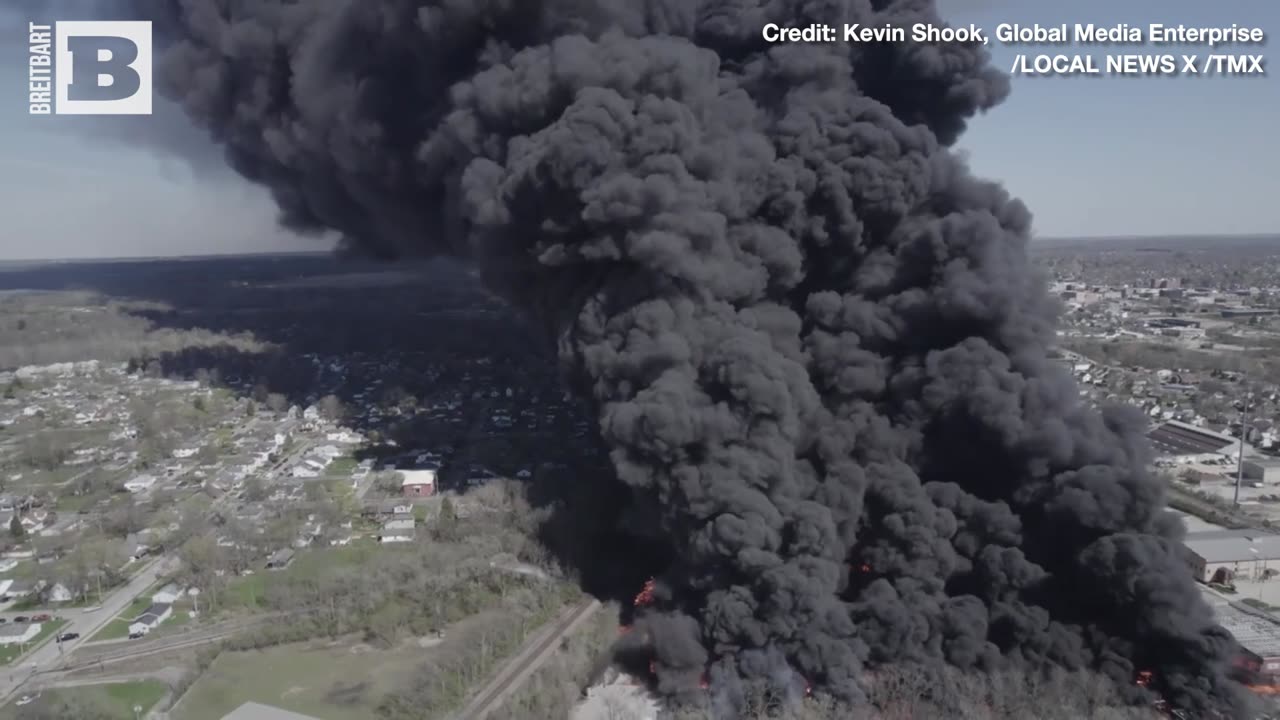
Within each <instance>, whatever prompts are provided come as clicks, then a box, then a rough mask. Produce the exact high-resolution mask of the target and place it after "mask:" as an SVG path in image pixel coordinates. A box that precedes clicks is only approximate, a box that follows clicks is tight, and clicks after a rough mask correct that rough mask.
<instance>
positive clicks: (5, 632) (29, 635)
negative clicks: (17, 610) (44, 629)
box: [0, 623, 40, 645]
mask: <svg viewBox="0 0 1280 720" xmlns="http://www.w3.org/2000/svg"><path fill="white" fill-rule="evenodd" d="M39 634H40V623H9V624H7V625H0V645H21V644H22V643H29V642H31V641H32V640H34V639H35V637H36V636H37V635H39Z"/></svg>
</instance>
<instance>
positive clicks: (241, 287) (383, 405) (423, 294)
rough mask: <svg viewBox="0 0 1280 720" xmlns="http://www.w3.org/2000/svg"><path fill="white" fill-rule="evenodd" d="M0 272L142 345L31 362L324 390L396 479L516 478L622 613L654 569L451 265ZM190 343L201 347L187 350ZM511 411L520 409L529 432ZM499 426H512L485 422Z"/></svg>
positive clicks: (505, 326) (599, 474)
mask: <svg viewBox="0 0 1280 720" xmlns="http://www.w3.org/2000/svg"><path fill="white" fill-rule="evenodd" d="M0 270H6V271H3V272H0V290H39V291H77V292H81V293H92V294H96V295H97V296H99V297H100V302H103V303H109V304H112V305H113V307H115V308H116V310H115V312H118V313H119V314H121V315H123V316H126V317H127V318H129V319H131V320H134V321H141V323H133V325H138V324H145V326H146V328H147V330H146V333H145V336H139V337H134V336H133V335H131V334H130V333H131V332H132V331H130V330H129V329H127V328H124V329H121V330H120V331H119V332H118V333H115V332H112V331H110V330H108V331H106V332H105V334H104V333H97V334H94V335H92V336H90V337H86V338H85V339H84V340H83V341H80V345H79V346H78V347H77V341H73V342H72V343H71V344H70V346H68V345H66V344H64V345H62V346H60V347H59V349H58V350H57V351H56V352H53V353H52V354H48V355H45V354H42V351H41V347H42V346H40V345H39V344H38V343H35V342H33V343H31V347H30V348H28V349H29V350H30V351H31V352H30V353H29V354H28V355H27V356H26V357H28V358H29V360H31V361H33V362H32V363H31V364H43V363H47V362H62V361H68V360H81V359H88V358H91V357H96V356H100V355H105V356H110V357H112V358H115V359H120V358H122V357H126V356H127V357H128V358H129V363H130V365H131V366H132V367H133V368H134V369H136V370H137V371H139V372H144V373H147V374H151V375H155V376H162V377H166V378H173V379H184V380H192V379H202V380H205V381H208V382H211V383H212V384H215V385H217V386H220V387H224V388H227V389H228V390H231V391H232V392H234V393H235V394H236V395H237V396H239V397H247V398H253V399H255V401H257V402H259V403H262V404H264V405H265V404H268V403H284V404H286V405H288V406H298V407H300V408H306V407H308V406H311V405H314V404H316V403H319V402H320V401H321V399H322V398H323V397H324V396H326V395H332V396H334V397H336V398H338V400H339V401H341V406H342V407H343V409H344V410H345V415H346V420H345V421H344V424H346V425H348V426H349V427H351V428H353V429H354V430H356V431H358V432H360V433H361V434H362V435H364V436H365V437H366V438H367V440H366V442H365V443H363V444H362V445H361V446H360V447H359V448H358V450H357V451H356V452H355V457H356V459H359V460H363V459H372V460H375V461H376V463H378V466H382V465H383V464H385V465H386V466H389V467H390V466H394V467H398V468H402V469H409V468H415V467H419V466H421V465H422V464H423V461H422V460H421V459H420V458H421V456H422V455H423V454H425V453H433V454H434V455H433V459H432V460H429V461H426V462H428V463H435V462H439V461H440V460H439V459H436V457H437V456H439V455H441V454H443V455H444V456H445V457H444V458H443V461H444V464H443V467H442V468H441V469H440V473H439V477H440V482H441V485H442V487H444V488H445V489H449V490H454V491H458V492H466V491H467V490H468V489H469V488H470V487H471V485H472V483H473V481H474V479H476V478H478V477H489V476H507V477H516V476H517V475H518V474H520V470H521V469H525V470H527V471H528V475H529V476H528V477H527V478H524V485H525V488H526V496H527V499H528V501H529V503H530V505H531V506H532V508H533V510H534V512H535V513H536V516H537V517H538V518H540V523H539V529H540V532H539V535H540V537H539V539H540V540H541V541H542V543H543V544H544V545H545V546H546V547H547V549H548V550H549V551H550V552H551V554H552V556H553V558H554V559H555V560H556V562H558V563H559V564H560V565H561V566H562V567H564V568H565V569H566V570H567V571H569V572H571V573H574V574H575V575H577V576H579V577H580V579H581V584H582V586H583V587H584V589H586V590H587V591H588V592H590V593H592V594H593V595H595V596H597V597H599V598H600V599H602V600H622V601H624V602H623V603H622V604H624V605H626V604H628V603H629V601H630V598H631V596H633V595H634V594H635V592H636V589H637V588H638V586H639V585H641V584H642V583H643V582H644V580H645V579H646V578H647V577H650V576H651V575H653V574H655V572H656V571H657V570H659V569H660V568H661V567H663V566H664V564H665V563H666V562H667V561H668V556H667V554H666V552H667V551H666V550H665V546H664V544H663V543H662V541H661V539H660V538H657V537H654V536H650V537H644V536H643V534H642V528H643V526H644V521H643V518H642V517H641V516H639V515H638V514H637V513H635V512H634V511H632V510H629V508H630V505H631V502H630V499H629V497H628V494H627V491H626V490H625V489H624V487H623V486H621V485H620V484H618V483H616V482H612V474H613V469H612V466H611V464H610V463H609V462H608V458H607V455H606V452H605V450H604V448H603V445H602V444H601V442H600V440H599V437H598V435H597V433H596V431H595V423H594V422H591V421H590V420H589V417H590V415H589V413H588V412H586V411H585V409H583V408H581V407H580V406H578V405H577V404H576V401H574V400H571V399H570V398H569V396H568V395H566V393H565V391H564V388H563V387H562V385H561V383H560V378H559V374H558V371H557V368H556V364H555V359H554V357H553V355H552V353H551V351H550V349H549V348H547V347H545V346H544V344H543V342H542V341H541V340H540V339H539V335H538V334H537V333H536V332H533V331H532V330H531V329H530V327H529V326H528V325H527V324H526V323H525V322H524V321H523V319H522V318H520V317H519V315H518V314H517V313H516V312H514V311H513V310H512V309H511V308H509V307H508V306H506V305H505V304H504V303H502V302H500V301H498V300H497V299H495V298H493V297H492V296H490V295H488V294H487V293H486V292H485V291H484V290H483V289H482V288H481V287H480V285H479V283H478V281H477V280H476V279H475V278H474V277H473V276H471V275H470V274H469V272H468V271H467V270H466V269H465V268H463V267H460V266H458V265H456V264H453V263H449V262H427V263H423V264H421V265H417V266H409V267H408V268H406V266H405V265H403V264H397V265H396V266H395V267H394V268H391V267H389V266H387V265H384V264H379V263H376V262H372V261H368V262H365V261H359V260H351V259H342V260H339V259H337V258H334V257H332V256H329V255H324V254H317V255H286V256H259V257H222V258H198V259H181V260H139V261H110V262H85V263H78V262H77V263H56V264H44V265H37V264H29V265H26V266H10V267H8V268H0ZM148 338H150V340H148ZM194 338H201V339H202V341H209V340H210V338H213V339H214V340H213V341H212V342H208V344H200V345H192V344H188V341H190V340H192V339H194ZM218 338H222V339H224V340H225V339H226V338H234V339H235V342H234V343H233V342H223V341H220V340H218ZM108 350H109V352H108ZM57 353H62V354H61V355H59V354H57ZM67 353H70V355H68V354H67ZM0 364H3V363H0ZM24 364H25V363H24ZM371 388H373V389H372V390H371ZM508 394H510V395H511V397H508ZM517 408H518V409H519V410H518V411H529V412H532V413H533V420H535V422H534V423H533V425H534V427H532V428H530V427H529V422H527V421H528V420H529V417H528V416H522V415H519V414H518V411H513V409H517ZM552 415H554V417H555V419H554V421H551V422H547V418H548V417H551V416H552ZM507 417H510V418H511V419H512V420H513V421H515V422H516V424H515V425H514V426H512V427H502V426H503V425H505V422H504V421H501V420H495V418H499V419H500V418H507ZM442 450H443V451H444V452H443V453H442V452H441V451H442ZM617 558H627V559H628V561H627V562H619V561H618V560H617Z"/></svg>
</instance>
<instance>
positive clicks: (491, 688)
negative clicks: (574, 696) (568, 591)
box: [453, 600, 600, 720]
mask: <svg viewBox="0 0 1280 720" xmlns="http://www.w3.org/2000/svg"><path fill="white" fill-rule="evenodd" d="M599 608H600V602H599V601H597V600H589V601H584V602H581V603H578V604H577V605H575V606H573V607H571V608H569V609H568V610H565V611H564V612H563V613H561V615H560V617H559V619H558V620H556V622H555V624H554V625H552V626H551V627H550V628H549V629H548V628H546V627H544V628H543V629H541V630H539V631H538V632H537V633H535V635H534V637H533V638H532V639H531V640H530V641H529V642H527V643H525V645H524V647H522V648H521V649H520V651H519V652H517V653H516V654H515V655H514V656H512V658H511V659H510V660H509V661H507V663H506V664H505V665H504V666H503V667H502V669H501V670H499V671H498V674H497V675H495V676H494V677H493V679H492V680H490V681H489V684H488V685H486V686H485V687H484V688H483V689H481V691H480V694H478V695H476V696H475V697H474V698H472V699H471V700H470V701H469V702H468V703H467V704H466V705H464V706H463V708H462V710H460V711H459V712H458V714H457V715H455V716H454V717H453V720H482V718H484V717H486V716H487V715H488V714H489V713H490V712H492V711H493V710H495V709H496V708H497V707H498V706H499V705H501V704H502V701H503V699H504V698H505V696H506V695H507V694H508V693H509V692H510V691H512V690H514V689H516V688H517V687H519V686H520V684H522V683H523V682H524V680H525V679H526V678H527V677H528V675H530V674H531V673H532V672H533V670H535V669H537V667H538V665H540V664H541V663H542V661H543V659H544V657H545V656H546V655H547V653H548V651H549V650H551V649H552V648H554V647H556V645H557V644H558V643H559V642H560V640H561V639H563V638H564V637H565V636H566V635H567V634H569V632H570V631H571V630H573V629H574V628H575V627H576V626H577V625H578V624H579V623H580V622H581V621H583V620H585V619H586V618H588V617H590V616H591V614H592V613H594V612H595V611H596V610H598V609H599Z"/></svg>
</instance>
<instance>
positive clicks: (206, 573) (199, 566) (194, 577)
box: [178, 535, 231, 610]
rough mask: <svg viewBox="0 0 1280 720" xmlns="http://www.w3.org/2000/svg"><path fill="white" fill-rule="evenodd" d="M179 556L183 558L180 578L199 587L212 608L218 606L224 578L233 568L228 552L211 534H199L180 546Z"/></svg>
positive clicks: (201, 595)
mask: <svg viewBox="0 0 1280 720" xmlns="http://www.w3.org/2000/svg"><path fill="white" fill-rule="evenodd" d="M178 558H179V559H180V560H182V569H181V570H180V571H179V573H178V577H179V579H180V580H181V581H182V582H183V584H186V585H191V586H193V587H196V588H198V589H199V590H200V597H201V598H204V599H205V601H206V602H208V603H209V605H208V607H209V609H210V610H212V609H214V608H216V607H217V605H218V598H219V595H220V593H221V591H222V585H223V578H224V577H225V574H226V571H227V570H230V569H231V562H230V560H231V559H230V558H229V557H228V555H227V553H225V552H223V549H222V548H221V547H219V546H218V542H217V541H216V540H214V539H213V538H212V537H210V536H209V535H199V536H196V537H193V538H191V539H190V540H188V541H187V542H185V543H183V545H182V547H180V548H178Z"/></svg>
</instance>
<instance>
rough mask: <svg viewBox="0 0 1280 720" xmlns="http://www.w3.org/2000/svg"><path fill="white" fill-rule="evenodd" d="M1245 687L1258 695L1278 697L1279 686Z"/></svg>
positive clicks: (1279, 693) (1279, 692)
mask: <svg viewBox="0 0 1280 720" xmlns="http://www.w3.org/2000/svg"><path fill="white" fill-rule="evenodd" d="M1246 687H1248V688H1249V689H1250V690H1252V691H1254V692H1256V693H1258V694H1259V695H1280V685H1247V686H1246Z"/></svg>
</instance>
